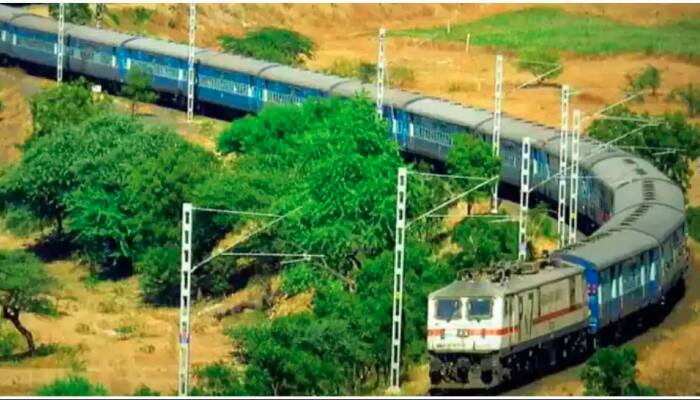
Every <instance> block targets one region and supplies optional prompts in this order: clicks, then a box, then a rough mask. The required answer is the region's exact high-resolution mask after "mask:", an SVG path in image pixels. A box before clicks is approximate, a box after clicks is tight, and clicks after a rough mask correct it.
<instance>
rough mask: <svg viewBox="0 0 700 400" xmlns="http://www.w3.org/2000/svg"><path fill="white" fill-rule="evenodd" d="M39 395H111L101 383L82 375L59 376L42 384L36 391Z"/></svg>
mask: <svg viewBox="0 0 700 400" xmlns="http://www.w3.org/2000/svg"><path fill="white" fill-rule="evenodd" d="M36 394H37V396H54V397H59V396H60V397H70V396H85V397H87V396H109V393H108V392H107V389H106V388H105V387H104V386H102V385H100V384H93V383H91V382H90V381H89V380H87V379H86V378H84V377H82V376H69V377H67V378H59V379H56V380H54V381H53V382H51V383H49V384H48V385H45V386H41V387H40V388H39V389H37V391H36Z"/></svg>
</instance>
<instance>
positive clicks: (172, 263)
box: [136, 246, 180, 305]
mask: <svg viewBox="0 0 700 400" xmlns="http://www.w3.org/2000/svg"><path fill="white" fill-rule="evenodd" d="M136 271H137V272H138V273H139V284H140V287H141V294H142V296H143V298H144V300H145V301H147V302H149V303H155V304H163V305H175V304H176V303H177V300H178V299H179V297H178V295H179V293H180V249H179V248H177V247H176V246H166V247H154V248H152V249H149V250H147V251H146V252H145V253H144V255H143V257H142V258H141V260H139V261H138V262H137V264H136Z"/></svg>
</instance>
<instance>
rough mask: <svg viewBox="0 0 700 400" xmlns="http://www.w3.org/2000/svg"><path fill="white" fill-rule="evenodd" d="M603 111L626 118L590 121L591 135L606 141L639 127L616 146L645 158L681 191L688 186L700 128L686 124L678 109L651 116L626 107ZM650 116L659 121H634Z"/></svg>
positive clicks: (699, 151)
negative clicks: (652, 122) (651, 123)
mask: <svg viewBox="0 0 700 400" xmlns="http://www.w3.org/2000/svg"><path fill="white" fill-rule="evenodd" d="M606 114H607V115H609V116H614V117H623V118H626V119H625V120H619V119H598V120H595V121H593V123H592V124H591V126H590V128H589V129H588V133H589V135H590V136H591V137H593V138H596V139H599V140H601V141H603V142H608V141H611V140H613V139H616V138H620V137H623V135H625V134H627V133H629V132H630V131H632V130H633V129H639V130H640V132H639V133H638V134H635V135H628V136H625V137H624V138H623V139H620V140H618V141H617V142H616V143H615V145H616V146H620V147H623V148H624V149H627V150H630V151H632V152H633V153H637V154H639V155H641V156H642V157H644V158H646V159H648V160H649V161H650V162H651V163H653V164H654V165H655V166H656V167H657V168H658V169H659V170H661V172H663V173H664V174H666V175H667V176H669V177H670V178H671V179H673V180H674V181H675V182H676V183H678V185H680V186H681V188H682V189H683V190H684V191H686V190H687V189H688V186H689V184H690V177H691V176H692V170H691V167H690V163H691V162H692V161H693V160H695V159H697V157H698V156H700V127H698V126H697V125H691V124H689V123H688V122H687V121H686V119H685V117H684V116H683V115H682V114H681V113H680V112H676V113H666V114H664V115H662V116H659V117H655V118H654V117H652V116H650V115H649V114H647V113H643V114H638V113H635V112H633V111H630V110H629V109H627V108H625V107H616V108H615V109H613V110H610V111H608V112H607V113H606ZM651 118H654V119H656V120H658V122H659V123H658V124H656V125H650V124H647V123H646V122H644V121H635V119H638V120H639V119H641V120H649V119H651ZM645 125H646V126H645ZM668 149H670V150H668Z"/></svg>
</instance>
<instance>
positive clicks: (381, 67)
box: [377, 28, 386, 118]
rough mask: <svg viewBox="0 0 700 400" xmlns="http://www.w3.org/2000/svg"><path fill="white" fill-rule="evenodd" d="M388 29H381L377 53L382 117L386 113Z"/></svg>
mask: <svg viewBox="0 0 700 400" xmlns="http://www.w3.org/2000/svg"><path fill="white" fill-rule="evenodd" d="M385 37H386V31H385V30H384V28H380V29H379V48H378V54H377V115H379V117H380V118H381V117H382V116H383V115H384V75H385V72H386V71H385V69H386V59H385V54H384V39H385Z"/></svg>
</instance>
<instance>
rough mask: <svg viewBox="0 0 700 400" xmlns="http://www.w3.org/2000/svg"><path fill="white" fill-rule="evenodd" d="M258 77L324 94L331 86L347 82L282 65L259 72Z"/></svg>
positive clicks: (336, 77)
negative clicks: (311, 89)
mask: <svg viewBox="0 0 700 400" xmlns="http://www.w3.org/2000/svg"><path fill="white" fill-rule="evenodd" d="M260 77H262V78H265V79H268V80H272V81H277V82H284V83H287V84H291V85H295V86H299V87H308V88H313V89H316V90H321V91H324V92H327V91H330V89H331V88H332V87H333V86H335V85H337V84H339V83H340V82H343V81H346V80H347V79H346V78H341V77H338V76H332V75H325V74H322V73H319V72H313V71H309V70H306V69H301V68H293V67H290V66H287V65H282V64H277V65H275V66H273V67H270V68H266V69H264V70H263V71H262V72H260Z"/></svg>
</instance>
